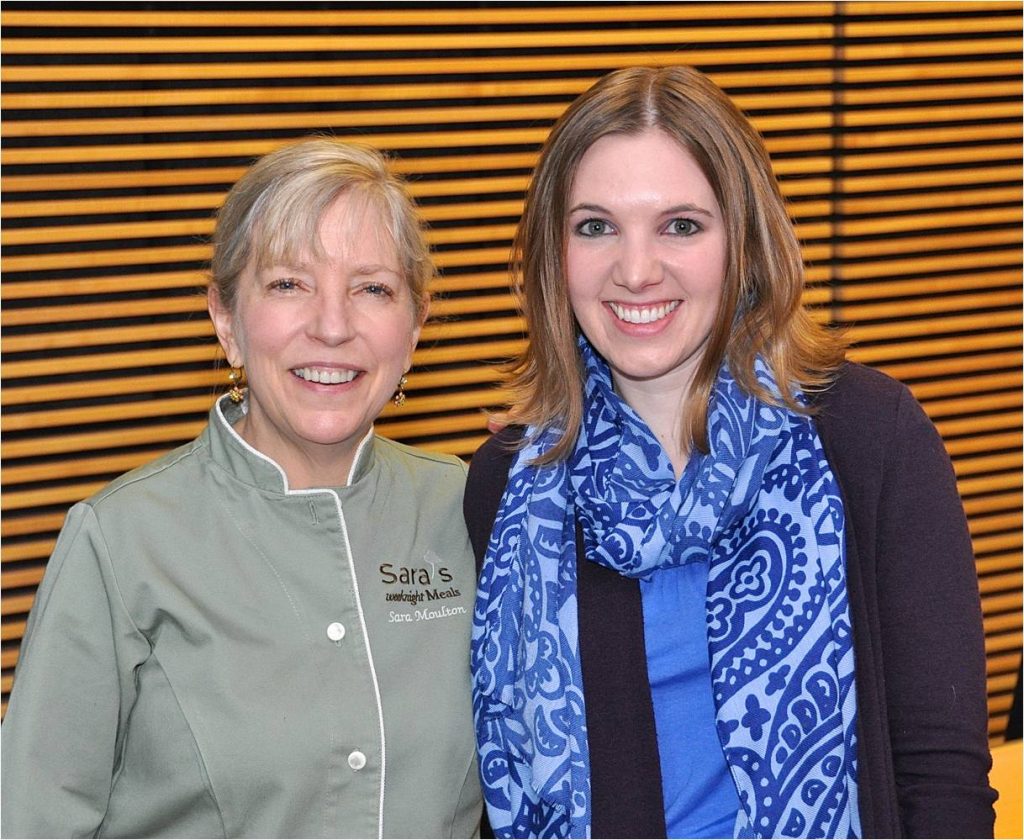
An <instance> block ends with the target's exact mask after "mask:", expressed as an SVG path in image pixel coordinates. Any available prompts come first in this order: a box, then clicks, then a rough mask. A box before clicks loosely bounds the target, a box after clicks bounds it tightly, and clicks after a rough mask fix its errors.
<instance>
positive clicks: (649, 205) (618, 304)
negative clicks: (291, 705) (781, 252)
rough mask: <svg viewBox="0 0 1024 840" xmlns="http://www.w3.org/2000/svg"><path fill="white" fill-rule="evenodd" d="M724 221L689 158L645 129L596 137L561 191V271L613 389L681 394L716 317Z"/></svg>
mask: <svg viewBox="0 0 1024 840" xmlns="http://www.w3.org/2000/svg"><path fill="white" fill-rule="evenodd" d="M726 262H727V248H726V232H725V220H724V219H723V218H722V211H721V208H720V207H719V206H718V202H717V200H716V199H715V195H714V191H713V190H712V188H711V185H710V184H709V183H708V181H707V179H706V178H705V177H704V174H703V173H702V172H701V170H700V167H699V166H698V165H697V163H696V161H695V160H694V159H693V157H692V156H691V155H690V154H689V152H687V151H686V150H685V149H683V148H682V147H681V146H680V145H679V144H678V143H677V142H676V141H675V140H673V139H672V138H671V137H669V136H668V135H667V134H664V133H663V132H661V131H658V130H655V129H652V130H649V131H646V132H644V133H643V134H638V135H622V134H611V135H607V136H605V137H602V138H600V139H599V140H597V141H596V142H595V143H594V144H593V145H592V146H591V147H590V148H589V149H588V150H587V152H586V153H585V154H584V156H583V158H582V160H581V161H580V166H579V169H578V171H577V173H576V179H575V181H574V182H573V185H572V190H571V192H570V197H569V217H568V233H567V251H566V277H567V283H568V291H569V300H570V302H571V304H572V308H573V312H574V314H575V315H576V320H577V321H578V323H579V325H580V328H581V329H582V330H583V333H584V334H585V335H586V336H587V338H588V339H589V340H590V343H591V344H592V345H593V346H594V348H595V349H596V350H597V351H598V352H599V353H600V354H601V355H602V356H603V357H604V358H605V359H606V360H607V361H608V364H609V365H610V366H611V371H612V377H613V379H614V382H615V385H616V388H617V389H618V391H619V393H620V394H621V395H622V396H623V398H624V399H626V401H627V402H630V401H631V400H630V394H631V393H634V392H635V390H634V389H642V390H644V391H646V392H648V393H650V392H651V391H652V390H655V391H661V390H663V391H664V392H666V393H673V394H675V393H680V394H681V393H682V389H685V388H686V387H688V386H689V383H690V380H691V379H692V377H693V374H694V372H695V371H696V369H697V366H698V364H699V362H700V359H701V355H702V354H703V351H704V347H705V345H706V343H707V338H708V335H709V334H710V332H711V328H712V326H713V325H714V323H715V318H716V316H717V313H718V307H719V302H720V300H721V297H722V288H723V285H724V282H725V269H726Z"/></svg>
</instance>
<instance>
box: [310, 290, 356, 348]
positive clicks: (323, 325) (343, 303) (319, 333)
mask: <svg viewBox="0 0 1024 840" xmlns="http://www.w3.org/2000/svg"><path fill="white" fill-rule="evenodd" d="M310 305H311V306H312V309H313V311H312V312H311V314H310V318H309V321H308V324H309V332H310V336H311V337H312V338H314V339H315V340H317V341H319V342H321V343H323V344H326V345H328V346H337V345H339V344H344V343H345V342H346V341H348V340H349V339H351V338H352V336H353V335H354V332H355V323H354V313H353V311H352V306H351V302H350V301H349V299H348V295H347V294H345V293H344V291H339V292H334V291H332V292H326V293H324V294H322V295H317V296H316V297H315V298H314V299H313V300H312V301H311V302H310Z"/></svg>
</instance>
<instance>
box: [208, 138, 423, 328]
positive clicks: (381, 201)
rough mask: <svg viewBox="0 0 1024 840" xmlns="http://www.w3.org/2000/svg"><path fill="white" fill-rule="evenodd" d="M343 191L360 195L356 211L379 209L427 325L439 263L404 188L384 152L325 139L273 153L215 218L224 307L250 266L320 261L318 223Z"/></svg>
mask: <svg viewBox="0 0 1024 840" xmlns="http://www.w3.org/2000/svg"><path fill="white" fill-rule="evenodd" d="M342 194H348V195H352V196H356V197H358V199H359V201H360V204H361V206H357V207H356V208H355V209H356V212H359V211H360V210H365V209H366V208H367V207H371V208H373V209H375V210H376V211H377V212H379V214H380V216H381V219H382V220H383V222H384V225H385V227H386V229H387V233H388V235H389V236H390V238H391V241H392V243H393V244H394V246H395V250H396V252H397V255H398V259H399V262H400V264H401V268H402V272H403V275H404V277H405V280H406V282H407V283H408V285H409V290H410V291H411V293H412V299H413V304H414V306H415V308H416V314H417V317H418V318H419V319H420V320H422V319H423V318H424V317H425V316H426V312H427V307H428V305H429V288H428V287H429V283H430V281H431V279H432V278H433V276H434V264H433V262H432V260H431V258H430V249H429V247H428V246H427V243H426V240H425V239H424V236H423V231H422V230H421V227H420V222H419V218H418V217H417V215H416V207H415V205H414V203H413V201H412V199H411V198H410V196H409V194H408V192H407V191H406V188H405V185H404V183H403V182H402V181H401V179H400V178H399V177H398V176H397V175H395V174H394V173H392V172H391V171H390V170H389V169H388V167H387V163H386V161H385V159H384V157H383V156H382V155H381V154H380V153H378V152H376V151H374V150H373V149H369V148H366V147H362V146H354V145H352V144H350V143H344V142H342V141H340V140H333V139H330V138H327V137H317V138H311V139H308V140H304V141H302V142H299V143H295V144H293V145H290V146H285V147H283V148H281V149H278V150H277V151H275V152H271V153H270V154H268V155H266V156H264V157H262V158H260V159H259V160H258V161H257V162H256V163H255V164H253V166H252V167H251V168H250V169H249V170H248V171H247V172H246V173H245V174H244V175H243V176H242V177H241V178H240V179H239V181H238V182H237V183H236V184H235V185H234V186H233V187H232V188H231V191H230V192H229V193H228V196H227V198H226V199H225V201H224V204H223V206H222V207H221V208H220V210H219V211H218V213H217V226H216V229H215V230H214V234H213V258H212V260H211V263H210V275H211V276H210V282H211V283H212V284H213V286H214V287H215V288H216V291H217V294H218V296H219V297H220V301H221V303H222V304H224V306H226V307H227V308H228V309H234V306H235V301H236V299H237V293H238V279H239V277H240V275H241V274H242V272H243V271H245V269H246V268H248V267H249V266H250V265H252V266H254V267H256V268H264V267H266V266H269V265H274V264H276V263H279V262H285V261H289V260H292V259H295V258H298V257H299V256H300V255H301V254H303V253H308V254H311V255H313V256H314V257H322V256H323V246H322V244H321V242H320V235H319V231H320V220H321V219H322V217H323V215H324V213H325V212H326V211H327V210H328V209H329V208H330V207H331V205H332V204H333V203H334V201H335V200H336V199H337V198H338V197H339V196H341V195H342Z"/></svg>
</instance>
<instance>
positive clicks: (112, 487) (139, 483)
mask: <svg viewBox="0 0 1024 840" xmlns="http://www.w3.org/2000/svg"><path fill="white" fill-rule="evenodd" d="M206 448H207V447H206V444H205V438H204V436H200V437H198V438H196V439H195V440H193V441H190V442H189V443H186V444H185V445H183V446H179V447H178V448H176V449H172V450H171V451H170V452H167V453H166V454H164V455H161V456H160V457H159V458H156V459H155V460H153V461H149V462H148V463H146V464H143V465H142V466H140V467H136V468H135V469H134V470H130V471H129V472H126V473H124V474H123V475H120V476H118V477H117V478H115V479H114V480H113V481H111V482H110V483H109V484H108V485H106V486H105V487H103V488H101V489H100V490H98V491H97V492H96V493H94V494H93V495H92V496H90V497H89V498H88V499H86V500H85V502H84V504H86V505H88V506H90V507H92V508H93V509H94V510H95V511H97V512H99V511H106V510H108V509H114V510H116V509H119V508H121V507H122V506H125V505H128V506H131V505H133V504H137V503H139V502H140V501H142V500H144V499H147V498H148V499H159V498H163V497H179V496H180V494H181V493H183V492H185V491H186V490H187V491H188V492H189V493H194V492H195V490H196V487H197V483H196V482H197V477H196V471H197V470H199V469H201V467H200V465H199V461H200V460H201V454H202V453H203V452H204V451H205V450H206Z"/></svg>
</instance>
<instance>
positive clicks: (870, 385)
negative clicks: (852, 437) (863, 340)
mask: <svg viewBox="0 0 1024 840" xmlns="http://www.w3.org/2000/svg"><path fill="white" fill-rule="evenodd" d="M909 395H910V391H909V389H908V388H907V386H906V385H904V384H903V383H902V382H900V381H898V380H896V379H893V378H892V377H891V376H889V375H887V374H885V373H882V372H881V371H880V370H875V369H874V368H869V367H867V366H865V365H861V364H857V363H856V362H846V363H844V364H843V366H842V367H840V368H839V371H838V372H837V374H836V378H835V379H834V380H833V382H832V383H831V385H830V386H829V387H828V388H827V389H825V390H824V391H822V392H821V393H819V394H816V395H815V396H814V403H815V405H816V406H817V407H818V413H819V415H820V416H821V417H823V418H825V419H827V420H832V419H836V418H841V417H843V416H845V415H850V414H852V415H854V416H858V417H859V418H861V419H874V420H877V419H878V418H879V409H883V411H882V412H881V413H882V415H883V416H885V415H887V414H889V413H891V412H895V410H896V409H897V407H898V405H899V403H900V402H901V401H902V400H903V399H905V398H906V397H907V396H909Z"/></svg>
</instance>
